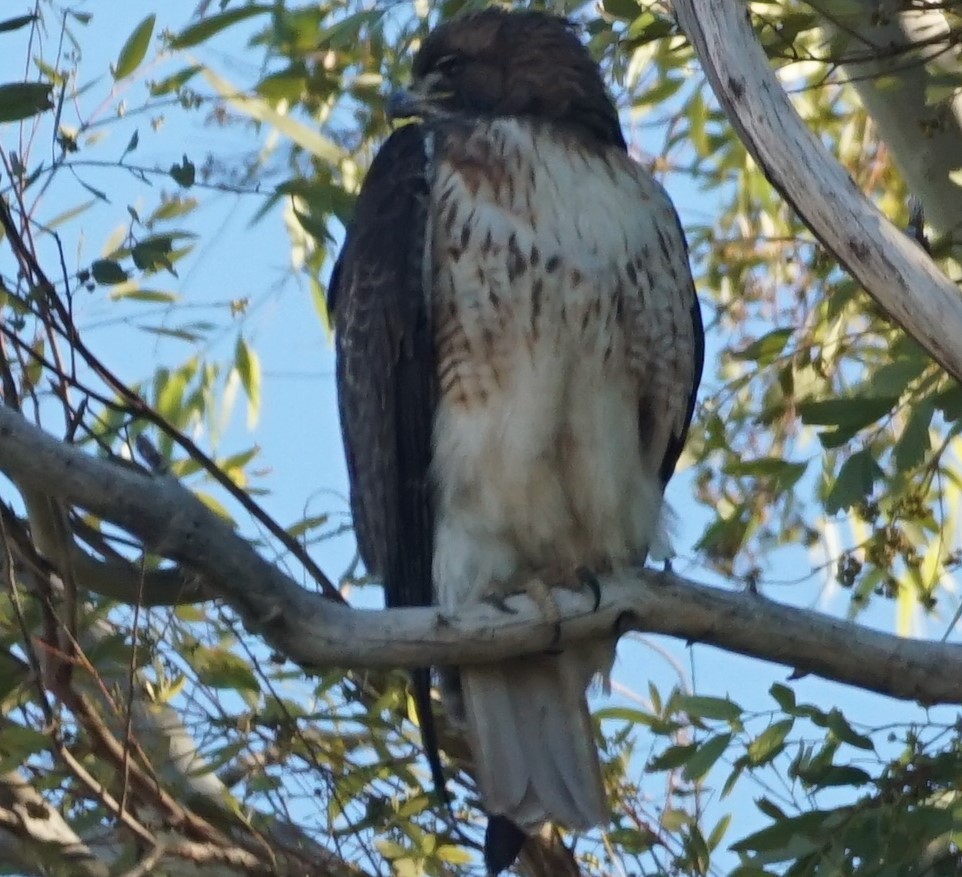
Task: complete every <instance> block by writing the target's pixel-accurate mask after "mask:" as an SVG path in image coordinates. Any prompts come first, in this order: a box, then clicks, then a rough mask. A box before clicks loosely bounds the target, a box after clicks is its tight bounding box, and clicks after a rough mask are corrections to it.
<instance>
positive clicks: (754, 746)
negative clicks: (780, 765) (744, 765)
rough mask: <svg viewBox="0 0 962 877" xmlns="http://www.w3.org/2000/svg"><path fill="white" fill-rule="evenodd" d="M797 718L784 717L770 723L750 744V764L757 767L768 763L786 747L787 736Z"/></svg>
mask: <svg viewBox="0 0 962 877" xmlns="http://www.w3.org/2000/svg"><path fill="white" fill-rule="evenodd" d="M794 724H795V719H782V720H781V721H780V722H775V723H774V724H772V725H769V726H768V727H767V728H766V729H765V730H764V731H762V733H761V734H759V735H758V736H757V737H756V738H755V739H754V740H752V742H751V743H749V744H748V753H747V754H748V761H749V764H751V765H753V766H755V767H757V766H758V765H760V764H767V763H768V762H769V761H771V760H772V759H773V758H775V756H777V755H778V753H779V752H781V751H782V750H783V749H784V748H785V738H786V737H787V736H788V732H789V731H791V730H792V727H793V726H794Z"/></svg>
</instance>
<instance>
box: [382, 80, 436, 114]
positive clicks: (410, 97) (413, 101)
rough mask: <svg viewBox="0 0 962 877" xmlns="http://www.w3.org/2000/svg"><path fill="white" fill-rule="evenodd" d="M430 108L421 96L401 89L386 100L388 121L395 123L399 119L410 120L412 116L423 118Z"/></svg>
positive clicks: (423, 96)
mask: <svg viewBox="0 0 962 877" xmlns="http://www.w3.org/2000/svg"><path fill="white" fill-rule="evenodd" d="M429 106H430V101H429V100H428V99H427V98H426V97H425V95H423V94H419V93H418V92H415V91H409V90H408V89H406V88H401V89H398V90H397V91H395V92H394V93H393V94H391V96H390V97H388V99H387V106H386V107H385V110H386V112H387V117H388V121H390V122H397V121H398V120H399V119H410V118H411V117H412V116H423V115H425V113H426V112H427V110H428V108H429Z"/></svg>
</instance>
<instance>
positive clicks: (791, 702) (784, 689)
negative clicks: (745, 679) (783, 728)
mask: <svg viewBox="0 0 962 877" xmlns="http://www.w3.org/2000/svg"><path fill="white" fill-rule="evenodd" d="M768 693H769V694H770V695H771V696H772V697H774V698H775V702H776V703H777V704H778V705H779V706H780V707H781V708H782V710H783V711H784V712H786V713H792V712H794V710H795V692H794V691H792V689H791V688H789V687H788V686H787V685H782V683H781V682H776V683H775V684H774V685H772V687H771V688H769V689H768Z"/></svg>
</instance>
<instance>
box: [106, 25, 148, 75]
mask: <svg viewBox="0 0 962 877" xmlns="http://www.w3.org/2000/svg"><path fill="white" fill-rule="evenodd" d="M156 20H157V16H156V15H148V16H147V17H146V18H145V19H144V20H143V21H142V22H140V24H138V25H137V27H135V28H134V29H133V31H132V32H131V34H130V36H129V37H127V42H125V43H124V45H123V48H122V49H121V50H120V54H119V55H118V56H117V63H116V64H115V65H114V66H113V68H112V70H111V72H112V73H113V76H114V79H115V80H117V79H123V78H124V77H125V76H130V74H131V73H133V72H134V71H135V70H136V69H137V68H138V67H139V66H140V62H141V61H143V60H144V56H145V55H146V54H147V49H148V47H149V46H150V38H151V37H152V36H153V34H154V22H155V21H156Z"/></svg>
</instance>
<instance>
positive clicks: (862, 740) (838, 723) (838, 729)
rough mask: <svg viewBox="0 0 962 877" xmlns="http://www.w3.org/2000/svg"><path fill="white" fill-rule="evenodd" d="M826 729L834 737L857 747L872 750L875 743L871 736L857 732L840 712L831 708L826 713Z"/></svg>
mask: <svg viewBox="0 0 962 877" xmlns="http://www.w3.org/2000/svg"><path fill="white" fill-rule="evenodd" d="M828 729H829V730H830V731H831V732H832V733H833V734H834V735H835V737H836V739H838V740H839V741H841V742H842V743H848V745H849V746H855V747H856V748H857V749H867V750H874V749H875V744H874V743H873V742H872V738H871V737H866V736H865V735H864V734H859V733H858V731H856V730H855V729H854V728H853V727H852V726H851V725H850V724H849V723H848V719H846V718H845V716H844V715H842V713H841V712H840V711H839V710H837V709H833V710H831V711H830V712H829V714H828Z"/></svg>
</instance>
